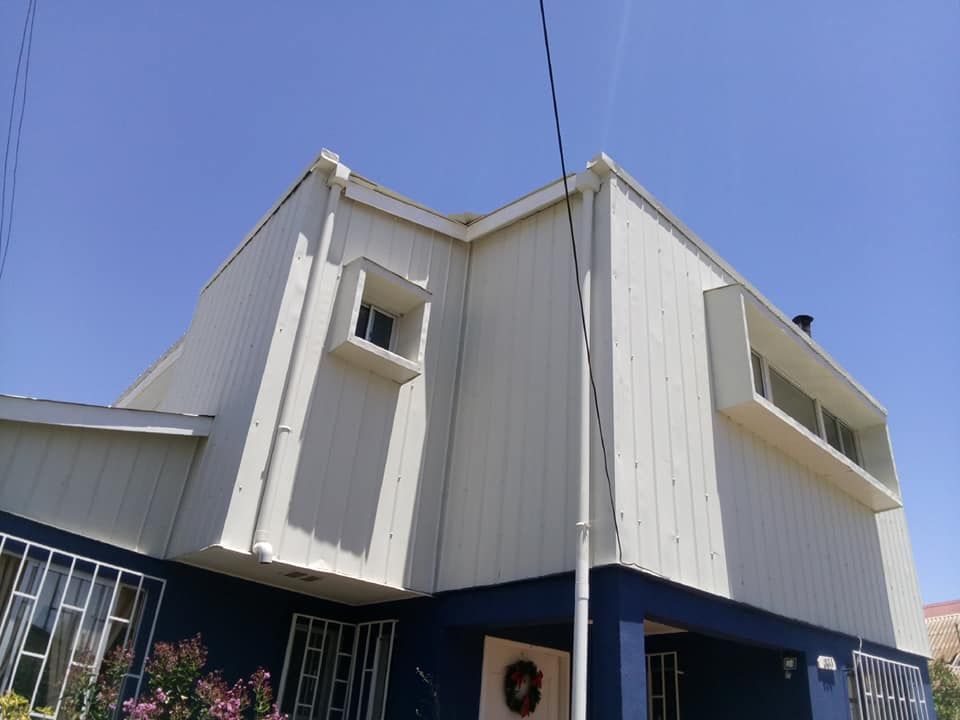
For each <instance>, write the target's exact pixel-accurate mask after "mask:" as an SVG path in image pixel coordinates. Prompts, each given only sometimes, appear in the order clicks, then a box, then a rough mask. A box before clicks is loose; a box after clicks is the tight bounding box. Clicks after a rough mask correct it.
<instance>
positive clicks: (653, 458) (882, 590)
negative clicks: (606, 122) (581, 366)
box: [598, 180, 926, 652]
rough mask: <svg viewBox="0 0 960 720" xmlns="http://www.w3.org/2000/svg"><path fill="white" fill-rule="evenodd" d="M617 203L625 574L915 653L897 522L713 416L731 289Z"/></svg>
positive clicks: (705, 260) (689, 249) (643, 206)
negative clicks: (712, 346) (721, 318)
mask: <svg viewBox="0 0 960 720" xmlns="http://www.w3.org/2000/svg"><path fill="white" fill-rule="evenodd" d="M615 187H617V188H619V191H616V192H613V193H612V195H611V213H612V216H611V244H612V246H611V247H612V249H611V252H612V257H613V263H612V264H613V273H612V296H613V298H612V302H613V316H612V327H613V348H614V361H613V367H614V369H613V397H614V410H615V421H614V422H615V428H614V446H615V450H614V454H615V458H616V461H615V462H616V471H615V472H616V505H617V513H618V517H619V519H620V528H621V536H622V539H623V549H624V561H625V562H628V563H632V564H637V565H640V566H642V567H644V568H646V569H648V570H650V571H652V572H655V573H658V574H661V575H664V576H665V577H667V578H669V579H671V580H674V581H678V582H681V583H684V584H686V585H689V586H692V587H696V588H700V589H702V590H706V591H709V592H713V593H716V594H719V595H722V596H726V597H730V598H733V599H735V600H738V601H742V602H745V603H749V604H750V605H753V606H756V607H760V608H764V609H767V610H770V611H773V612H776V613H778V614H781V615H785V616H787V617H792V618H797V619H800V620H804V621H807V622H811V623H815V624H817V625H821V626H824V627H828V628H832V629H835V630H840V631H843V632H847V633H851V634H854V635H860V636H863V637H866V638H869V639H872V640H875V641H878V642H882V643H888V644H895V645H897V646H898V647H901V648H903V649H907V650H912V651H915V652H924V651H925V649H926V641H925V639H924V638H925V636H924V634H923V621H922V618H921V617H920V614H919V607H920V604H919V599H918V598H919V596H918V594H917V589H916V580H915V578H914V571H913V562H912V557H911V552H910V544H909V540H908V538H907V534H906V528H905V526H904V524H903V520H902V511H892V512H889V513H883V514H881V515H875V514H874V513H872V512H871V511H869V510H868V509H867V508H866V507H864V506H863V505H860V504H859V503H857V502H856V501H854V500H853V499H851V498H850V497H849V496H847V495H845V494H843V493H842V492H840V491H839V490H838V489H837V488H836V487H835V486H833V485H831V484H830V483H828V482H826V481H824V480H822V479H821V478H819V477H818V476H816V475H815V474H813V473H812V472H810V471H809V470H808V469H806V468H805V467H803V466H801V465H799V464H798V463H796V462H794V461H793V460H791V459H790V458H788V457H787V456H785V455H784V454H782V453H781V452H780V451H778V450H776V449H775V448H773V447H772V446H768V445H767V444H765V443H764V442H763V441H761V440H760V439H759V438H757V437H756V436H754V435H753V434H752V433H750V432H748V431H747V430H745V429H744V428H742V427H741V426H739V425H737V424H735V423H734V422H733V421H731V420H730V419H728V418H726V417H724V416H722V415H720V414H718V413H717V412H715V411H714V410H713V404H712V398H711V388H710V373H709V362H710V358H709V356H708V352H707V338H706V325H705V320H704V304H703V291H704V290H706V289H708V288H712V287H717V286H720V285H725V284H729V283H731V282H739V281H740V279H739V278H733V277H731V276H730V275H729V274H728V273H727V272H726V271H725V270H723V269H722V268H720V267H719V266H718V264H717V263H716V262H714V261H713V260H712V259H711V258H710V257H708V256H707V255H706V254H705V253H704V251H703V250H701V249H699V248H698V247H697V246H696V245H695V244H694V243H693V242H692V241H691V240H690V239H689V238H687V237H686V236H685V235H684V234H683V232H682V231H680V230H679V229H677V228H675V227H673V226H672V224H671V223H670V222H669V221H668V220H667V219H666V218H664V217H663V216H662V215H661V214H660V213H659V212H658V211H657V210H656V209H655V208H653V207H652V206H651V204H650V203H649V202H647V201H646V200H645V199H643V198H642V197H641V196H640V195H639V194H638V193H637V192H635V191H634V190H633V189H631V188H628V187H627V186H626V185H625V184H624V183H623V182H622V181H619V180H616V181H615ZM604 560H608V561H613V560H615V557H612V556H611V557H608V558H602V557H601V558H598V561H600V562H603V561H604Z"/></svg>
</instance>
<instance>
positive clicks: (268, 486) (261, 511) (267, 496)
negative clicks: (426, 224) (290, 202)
mask: <svg viewBox="0 0 960 720" xmlns="http://www.w3.org/2000/svg"><path fill="white" fill-rule="evenodd" d="M321 161H322V162H323V161H325V162H324V164H325V165H326V166H327V167H331V166H332V169H331V171H330V175H329V177H328V178H327V185H329V186H330V191H329V192H328V193H327V207H326V212H325V214H324V218H323V226H322V227H321V229H320V237H319V240H318V243H317V248H316V252H315V253H314V254H313V260H312V261H311V263H310V269H309V271H308V274H307V278H306V289H305V291H304V294H303V302H302V304H301V307H300V313H299V315H300V317H299V319H298V322H297V326H296V334H295V335H294V340H293V346H292V348H291V351H290V359H289V362H288V364H287V374H286V377H285V378H284V380H283V386H282V389H281V391H280V402H279V410H278V413H277V425H276V428H275V429H274V432H273V435H272V438H273V440H272V443H271V446H270V451H269V453H268V455H267V464H266V468H264V471H263V478H264V479H263V484H262V485H261V488H260V503H259V506H258V508H257V522H256V525H255V526H254V531H253V546H252V547H251V551H252V552H253V554H254V555H255V556H256V558H257V562H260V563H271V562H273V559H274V555H275V552H274V548H273V542H272V535H271V532H270V529H271V526H272V522H271V521H272V519H273V514H274V506H275V505H276V499H277V478H278V477H279V476H280V475H281V472H280V468H281V466H282V464H283V463H282V462H277V458H284V457H286V456H285V454H284V450H285V448H286V444H287V441H288V439H289V437H290V433H291V432H293V431H294V428H293V425H294V424H295V420H294V415H295V413H294V412H293V411H292V409H291V403H290V402H288V399H289V395H290V386H291V384H292V382H291V380H292V379H293V378H298V377H301V376H302V370H303V367H304V364H305V362H306V361H307V360H308V358H307V355H308V353H307V352H306V343H305V342H304V336H305V335H306V334H307V331H308V330H309V328H311V327H315V326H316V324H317V322H319V321H320V320H321V319H320V318H315V317H313V315H314V314H315V306H316V303H315V302H314V296H315V295H316V293H317V289H318V288H317V285H318V284H319V279H320V275H321V273H322V271H323V266H324V265H325V264H326V260H327V254H328V253H329V251H330V241H331V239H332V238H333V226H334V222H335V221H336V216H337V208H338V207H339V205H340V196H341V195H342V194H343V190H344V188H345V187H346V185H347V181H348V180H349V178H350V170H349V168H347V167H346V166H345V165H342V164H341V163H340V158H339V157H338V156H337V155H336V154H334V153H331V152H329V151H326V150H325V151H324V153H323V155H322V157H321ZM307 255H308V256H309V255H310V252H309V248H308V250H307ZM291 280H296V279H295V278H291ZM300 282H303V278H302V277H301V278H300ZM314 360H315V359H314ZM296 430H297V431H299V428H297V429H296Z"/></svg>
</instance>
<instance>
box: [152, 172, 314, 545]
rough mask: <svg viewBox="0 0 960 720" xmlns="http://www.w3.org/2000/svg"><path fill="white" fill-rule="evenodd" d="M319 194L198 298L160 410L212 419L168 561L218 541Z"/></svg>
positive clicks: (297, 204)
mask: <svg viewBox="0 0 960 720" xmlns="http://www.w3.org/2000/svg"><path fill="white" fill-rule="evenodd" d="M326 193H327V187H326V185H325V184H324V182H323V180H322V179H318V178H317V177H316V175H314V174H311V175H310V176H308V177H307V179H306V180H305V181H304V182H303V183H302V184H301V185H300V186H299V187H298V188H297V189H296V190H295V191H294V192H293V193H292V195H291V196H290V197H289V198H287V200H286V202H284V203H283V204H282V205H281V206H280V207H279V208H278V209H277V211H276V213H275V214H274V215H273V216H272V217H271V218H270V219H269V220H268V221H267V222H266V223H264V224H263V225H262V226H261V227H260V229H259V230H258V231H257V232H256V233H254V234H253V236H252V237H250V238H249V239H248V240H247V241H246V243H245V245H244V246H243V247H242V249H240V250H239V251H238V252H237V253H236V254H235V255H234V256H233V257H232V258H231V260H230V261H229V262H227V263H226V265H225V266H224V267H223V268H222V269H221V270H220V272H219V274H218V275H217V276H216V277H215V278H214V279H213V280H212V281H211V283H210V284H209V285H208V286H207V287H206V288H205V289H204V291H203V292H202V294H201V295H200V300H199V302H198V303H197V308H196V311H195V312H194V316H193V321H192V323H191V325H190V329H189V331H188V332H187V334H186V336H185V338H184V341H183V350H182V354H181V356H180V358H179V359H178V360H177V363H176V372H175V373H174V377H173V380H172V382H171V385H170V388H169V390H168V392H167V395H166V398H165V399H164V401H163V403H162V404H161V406H160V409H163V410H172V411H179V412H194V413H204V414H210V415H216V420H215V422H214V426H213V431H212V432H211V435H210V439H209V441H208V444H207V447H206V448H205V451H204V453H203V455H202V458H201V459H200V460H199V461H198V463H197V467H196V469H195V471H194V474H193V477H192V478H191V481H190V484H189V486H188V488H187V493H186V497H185V502H184V503H183V508H182V509H181V515H180V517H178V519H177V524H176V529H175V533H174V538H173V543H172V546H171V552H172V553H173V554H175V555H176V554H181V553H186V552H191V551H194V550H199V549H201V548H203V547H205V546H208V545H213V544H217V543H219V542H220V541H221V539H222V536H223V532H224V530H223V528H224V524H225V522H226V519H227V514H228V510H229V507H230V505H231V503H233V502H236V501H237V499H238V498H237V497H236V495H237V490H236V479H237V471H238V468H239V465H240V460H241V455H242V453H243V450H244V446H245V443H246V441H247V433H248V430H249V429H250V422H251V415H252V413H253V407H254V402H255V400H256V397H257V393H258V391H259V389H260V382H261V379H262V374H263V368H264V363H265V361H266V357H267V351H268V349H269V346H270V341H271V338H272V337H273V334H274V332H275V329H276V319H277V311H278V308H279V304H280V297H281V294H282V292H283V288H284V286H285V283H286V278H287V275H288V273H289V270H290V263H291V260H292V256H293V251H294V247H295V245H296V243H297V241H298V238H299V237H300V236H301V235H302V234H305V235H308V236H309V235H311V234H314V233H318V232H319V230H320V224H321V221H322V220H321V215H322V209H323V205H324V202H325V200H326Z"/></svg>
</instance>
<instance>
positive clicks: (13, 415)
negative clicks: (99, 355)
mask: <svg viewBox="0 0 960 720" xmlns="http://www.w3.org/2000/svg"><path fill="white" fill-rule="evenodd" d="M0 420H5V421H7V422H18V423H30V424H34V425H56V426H59V427H70V428H88V429H91V430H111V431H117V432H135V433H149V434H151V435H184V436H189V437H207V436H208V435H209V434H210V428H211V427H212V425H213V418H212V417H211V416H209V415H190V414H187V413H171V412H163V411H160V410H135V409H133V408H119V407H107V406H105V405H85V404H83V403H71V402H62V401H59V400H41V399H39V398H28V397H19V396H16V395H0Z"/></svg>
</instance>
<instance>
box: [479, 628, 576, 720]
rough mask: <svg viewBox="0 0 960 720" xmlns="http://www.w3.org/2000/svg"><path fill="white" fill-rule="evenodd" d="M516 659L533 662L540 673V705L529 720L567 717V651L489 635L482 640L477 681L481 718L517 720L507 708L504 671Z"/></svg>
mask: <svg viewBox="0 0 960 720" xmlns="http://www.w3.org/2000/svg"><path fill="white" fill-rule="evenodd" d="M517 660H529V661H531V662H533V663H536V665H537V667H538V668H539V669H540V670H541V671H542V672H543V684H542V687H541V688H540V693H541V695H540V704H539V705H537V707H536V710H535V711H534V712H533V713H531V714H530V718H531V720H567V718H568V717H569V712H570V653H567V652H563V651H562V650H554V649H553V648H545V647H541V646H540V645H527V644H525V643H518V642H513V641H512V640H501V639H500V638H495V637H489V636H487V637H486V638H484V641H483V678H482V680H481V683H480V720H518V718H519V717H520V715H519V714H518V713H515V712H513V711H512V710H510V708H509V707H507V703H506V699H505V698H504V694H503V692H504V691H503V672H504V670H505V669H506V668H507V666H508V665H511V664H513V663H515V662H516V661H517Z"/></svg>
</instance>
